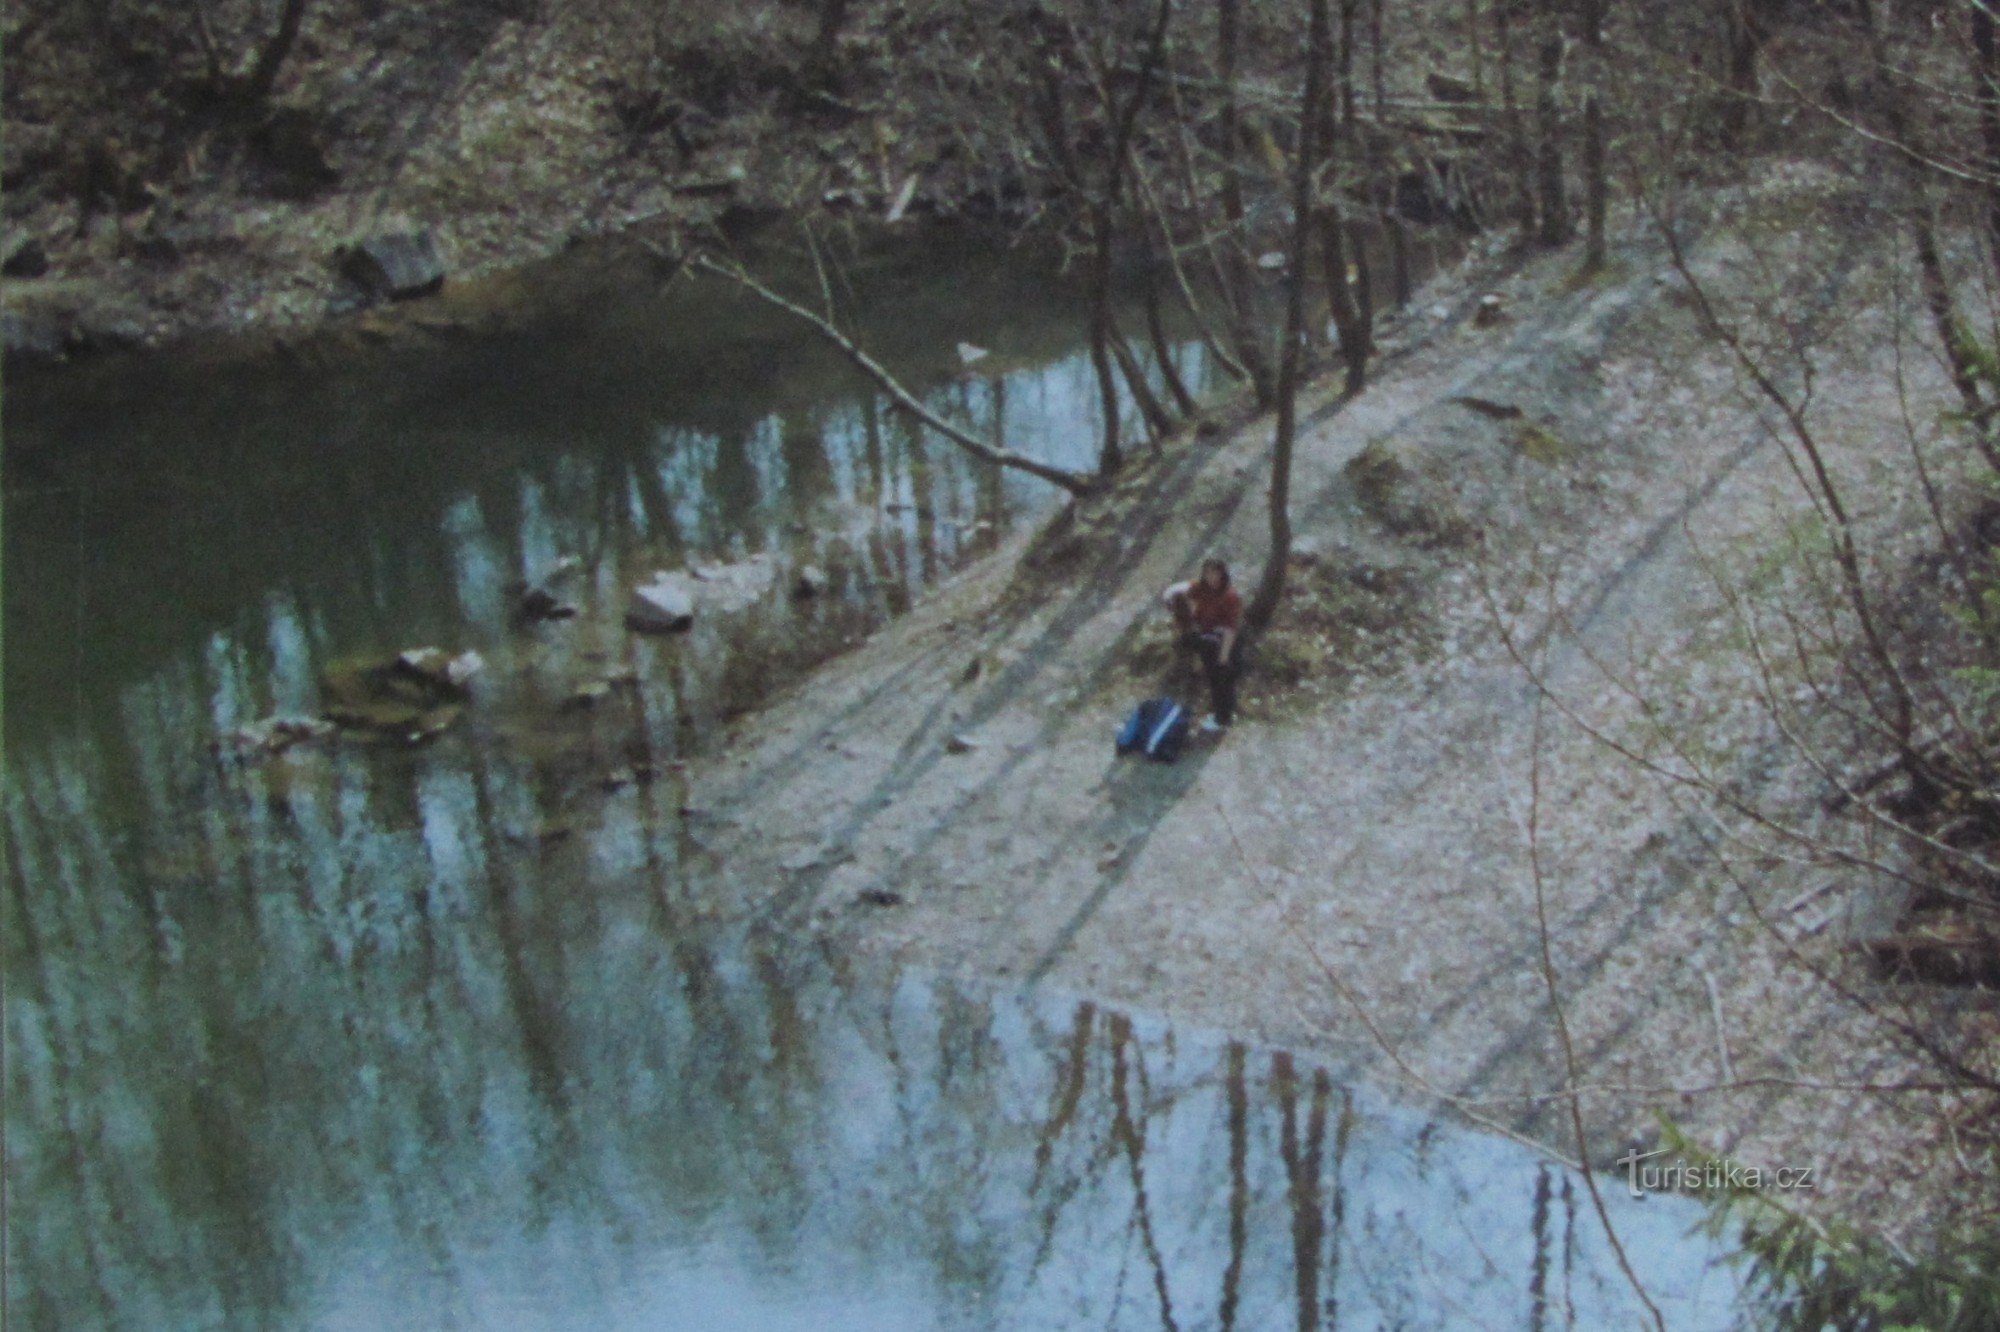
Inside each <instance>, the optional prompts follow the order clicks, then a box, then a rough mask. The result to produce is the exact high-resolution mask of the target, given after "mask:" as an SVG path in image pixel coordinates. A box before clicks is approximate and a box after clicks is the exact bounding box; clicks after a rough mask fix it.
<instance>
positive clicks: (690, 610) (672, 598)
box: [625, 573, 694, 634]
mask: <svg viewBox="0 0 2000 1332" xmlns="http://www.w3.org/2000/svg"><path fill="white" fill-rule="evenodd" d="M625 623H626V624H627V625H628V626H630V627H631V628H633V629H636V630H638V631H639V632H640V633H642V634H671V633H678V632H679V631H681V630H683V629H686V628H688V627H690V626H691V625H693V624H694V590H693V588H691V587H690V586H689V585H688V580H687V579H686V578H685V577H683V576H681V575H677V574H669V573H663V574H657V575H655V576H654V578H653V581H652V582H650V583H646V584H642V585H641V586H639V587H635V588H633V589H632V597H631V600H630V601H629V602H628V603H627V604H626V607H625Z"/></svg>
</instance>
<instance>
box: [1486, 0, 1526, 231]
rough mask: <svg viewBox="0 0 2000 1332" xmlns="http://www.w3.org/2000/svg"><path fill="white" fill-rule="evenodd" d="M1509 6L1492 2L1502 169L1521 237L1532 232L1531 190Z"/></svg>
mask: <svg viewBox="0 0 2000 1332" xmlns="http://www.w3.org/2000/svg"><path fill="white" fill-rule="evenodd" d="M1510 8H1511V6H1510V5H1508V4H1506V3H1496V4H1495V5H1494V6H1493V33H1494V39H1495V41H1497V42H1498V44H1499V46H1500V114H1501V117H1502V119H1503V120H1504V121H1505V122H1506V133H1507V153H1506V156H1507V168H1506V172H1507V176H1508V178H1509V179H1510V180H1512V181H1513V183H1514V224H1515V226H1516V227H1518V228H1519V230H1520V233H1521V239H1522V240H1524V241H1525V240H1527V239H1528V238H1529V237H1530V236H1533V235H1534V234H1535V190H1534V186H1533V184H1532V183H1531V182H1530V176H1531V174H1532V173H1531V171H1530V167H1529V152H1528V132H1527V127H1526V126H1525V124H1524V123H1523V120H1522V116H1521V105H1520V101H1519V98H1518V97H1517V95H1516V90H1515V87H1514V27H1513V22H1512V19H1511V17H1510V15H1509V9H1510Z"/></svg>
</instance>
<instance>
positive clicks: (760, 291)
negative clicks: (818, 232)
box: [689, 254, 1098, 496]
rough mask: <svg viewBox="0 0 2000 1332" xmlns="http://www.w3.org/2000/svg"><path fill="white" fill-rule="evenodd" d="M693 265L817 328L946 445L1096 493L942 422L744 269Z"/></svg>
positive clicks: (815, 318)
mask: <svg viewBox="0 0 2000 1332" xmlns="http://www.w3.org/2000/svg"><path fill="white" fill-rule="evenodd" d="M689 263H690V264H692V266H693V267H695V268H698V269H700V270H702V271H703V272H706V273H713V274H715V275H716V276H717V277H724V278H728V279H729V280H730V281H731V282H734V283H736V284H737V285H738V286H740V287H742V288H744V289H745V290H746V291H749V292H751V293H753V294H754V295H756V296H758V297H759V298H761V299H762V300H764V301H765V302H766V303H768V304H770V305H774V306H776V307H777V308H778V309H780V310H783V311H784V312H785V313H786V314H789V315H791V316H792V317H793V318H795V319H799V320H802V321H803V322H805V323H807V324H809V325H811V326H812V328H813V329H814V330H815V331H816V332H818V334H819V335H820V336H821V337H822V338H825V339H826V340H827V341H828V342H829V343H831V344H832V345H833V346H834V347H835V348H836V349H838V350H839V352H840V354H841V355H843V356H845V357H846V358H847V359H848V361H849V362H850V363H852V364H853V366H854V368H855V369H857V370H859V371H860V372H861V373H862V374H864V375H866V376H868V378H869V379H871V380H873V381H874V383H875V386H876V387H877V388H879V389H881V390H882V392H884V393H886V394H888V395H889V398H890V400H891V401H892V402H894V403H895V404H896V406H898V407H900V408H901V409H902V410H903V411H905V412H908V413H909V414H910V415H911V416H913V417H915V418H916V419H917V420H918V421H920V422H922V423H923V424H924V425H927V426H929V427H930V428H931V429H932V430H935V431H936V432H937V433H938V434H940V435H943V436H944V437H945V438H946V439H948V440H950V441H951V442H952V443H954V444H956V445H958V447H960V448H961V449H964V450H965V451H966V452H967V453H969V454H971V455H972V456H973V457H975V458H977V459H979V460H980V461H981V462H984V463H990V464H992V465H993V466H995V467H1011V468H1013V469H1014V470H1015V471H1018V472H1026V473H1027V474H1028V475H1029V476H1035V477H1040V478H1041V479H1042V480H1044V481H1047V482H1049V483H1050V484H1051V485H1056V486H1061V487H1062V488H1063V489H1064V490H1066V491H1068V492H1069V493H1070V494H1072V495H1076V496H1085V495H1089V494H1092V493H1094V492H1095V491H1096V489H1097V486H1098V479H1097V478H1096V477H1094V476H1091V475H1089V474H1087V473H1083V472H1072V471H1069V470H1068V469H1067V468H1062V467H1057V466H1055V465H1053V464H1052V463H1045V462H1042V461H1040V460H1038V459H1035V458H1029V457H1026V456H1024V455H1022V454H1019V453H1015V452H1013V451H1012V450H1010V449H1004V448H1000V447H999V446H997V445H994V444H989V443H987V442H986V441H985V440H983V439H980V438H979V437H978V436H977V435H974V434H971V433H969V432H967V431H965V430H962V429H960V428H959V427H958V426H955V425H953V424H952V423H951V422H949V421H947V420H945V419H944V418H943V417H942V416H939V415H938V414H937V413H936V412H934V411H932V410H931V409H930V408H928V407H926V406H924V404H923V403H922V401H920V400H919V399H918V398H917V396H916V394H914V393H912V392H910V390H909V389H907V388H905V387H903V384H902V382H901V381H900V380H898V379H897V378H896V377H895V376H894V375H892V374H890V373H889V372H888V370H886V369H885V368H883V366H882V364H881V362H879V361H877V360H876V359H875V358H874V357H872V356H870V355H869V354H868V353H867V352H865V351H863V350H861V348H860V347H859V346H857V345H855V342H854V340H853V339H852V338H850V337H848V336H847V335H846V334H845V333H842V332H841V331H840V329H838V328H837V327H835V326H834V324H833V322H832V321H831V320H829V319H827V318H826V317H825V316H824V315H820V314H817V313H815V312H814V311H812V310H808V309H807V308H806V307H805V306H803V305H800V304H799V303H798V302H796V301H793V300H789V299H787V298H786V297H784V296H781V295H779V294H778V293H777V292H775V291H773V290H772V289H771V288H769V287H767V286H765V285H764V284H763V283H761V282H759V281H758V280H757V279H756V278H754V277H751V276H750V274H749V273H747V272H745V271H744V270H743V269H742V268H740V267H738V266H736V265H734V264H725V263H721V262H719V261H717V260H716V259H713V258H711V257H710V256H708V255H705V254H697V255H695V256H694V257H693V258H692V259H691V260H689Z"/></svg>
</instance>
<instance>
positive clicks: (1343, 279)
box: [1306, 0, 1372, 396]
mask: <svg viewBox="0 0 2000 1332" xmlns="http://www.w3.org/2000/svg"><path fill="white" fill-rule="evenodd" d="M1352 11H1353V5H1352V0H1342V3H1341V33H1342V38H1343V40H1345V39H1346V38H1348V37H1351V35H1352V32H1353V27H1352V24H1351V22H1350V19H1351V15H1352ZM1328 40H1329V42H1330V41H1331V38H1328ZM1345 57H1346V53H1345V52H1342V53H1341V54H1340V56H1339V57H1338V60H1337V68H1336V72H1335V78H1336V80H1337V86H1338V87H1339V89H1340V93H1341V96H1340V97H1339V98H1335V97H1334V96H1331V95H1327V96H1323V97H1321V99H1320V103H1321V109H1320V116H1319V130H1318V143H1319V148H1320V152H1321V155H1322V156H1323V157H1324V159H1325V171H1326V178H1325V179H1324V180H1322V181H1321V183H1320V189H1319V191H1318V193H1319V201H1318V208H1317V209H1316V216H1315V218H1314V225H1315V226H1316V228H1317V229H1318V231H1319V238H1320V258H1321V262H1322V264H1323V265H1324V267H1325V269H1326V275H1325V282H1326V304H1327V313H1328V314H1329V315H1330V316H1332V319H1333V327H1334V331H1335V333H1337V334H1338V335H1339V338H1340V357H1341V360H1342V362H1343V363H1344V364H1345V365H1346V367H1347V384H1346V392H1347V393H1348V395H1349V396H1352V395H1354V394H1356V393H1359V392H1361V390H1362V389H1363V388H1364V387H1365V386H1366V384H1367V380H1368V356H1369V353H1370V351H1371V350H1372V348H1371V347H1370V345H1369V344H1370V341H1371V334H1372V330H1371V329H1369V328H1368V327H1365V326H1364V325H1363V324H1362V322H1361V310H1360V307H1359V305H1358V304H1357V303H1356V301H1355V299H1354V289H1353V285H1352V279H1351V278H1349V276H1348V272H1347V267H1348V265H1347V243H1346V241H1347V236H1346V232H1347V223H1346V222H1345V220H1344V219H1343V218H1342V217H1341V210H1340V188H1339V187H1340V164H1341V153H1340V151H1339V149H1340V145H1341V135H1340V133H1339V130H1340V123H1339V120H1338V113H1339V110H1340V106H1341V105H1343V104H1344V103H1345V100H1346V94H1347V93H1348V92H1349V91H1350V86H1351V74H1352V70H1351V67H1350V65H1349V63H1348V61H1347V59H1346V58H1345ZM1306 58H1307V59H1309V60H1313V61H1317V62H1319V63H1321V64H1326V63H1328V62H1334V61H1336V56H1335V53H1334V51H1332V50H1329V49H1318V50H1312V51H1308V52H1307V53H1306Z"/></svg>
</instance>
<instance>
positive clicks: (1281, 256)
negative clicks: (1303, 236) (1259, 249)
mask: <svg viewBox="0 0 2000 1332" xmlns="http://www.w3.org/2000/svg"><path fill="white" fill-rule="evenodd" d="M1284 266H1285V252H1284V251H1283V250H1272V251H1270V252H1268V253H1266V254H1260V255H1258V256H1257V267H1259V268H1261V269H1264V270H1265V271H1266V272H1273V273H1274V272H1276V271H1277V270H1278V269H1281V268H1283V267H1284Z"/></svg>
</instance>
